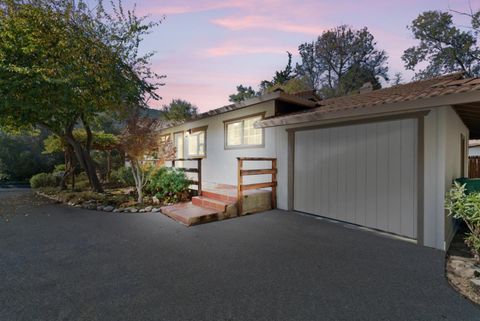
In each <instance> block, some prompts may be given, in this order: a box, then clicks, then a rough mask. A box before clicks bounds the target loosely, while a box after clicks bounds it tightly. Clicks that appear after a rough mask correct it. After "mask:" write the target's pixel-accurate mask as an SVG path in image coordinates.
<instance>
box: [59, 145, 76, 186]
mask: <svg viewBox="0 0 480 321" xmlns="http://www.w3.org/2000/svg"><path fill="white" fill-rule="evenodd" d="M72 154H73V152H72V148H71V147H70V146H67V147H65V172H64V173H63V176H62V179H61V181H60V189H61V190H66V189H67V179H68V177H69V176H70V175H71V174H72V173H73V171H75V165H74V164H73V155H72ZM72 189H73V188H72Z"/></svg>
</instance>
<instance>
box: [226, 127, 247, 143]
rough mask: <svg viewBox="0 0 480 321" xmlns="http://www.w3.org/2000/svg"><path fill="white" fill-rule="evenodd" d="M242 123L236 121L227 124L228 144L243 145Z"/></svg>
mask: <svg viewBox="0 0 480 321" xmlns="http://www.w3.org/2000/svg"><path fill="white" fill-rule="evenodd" d="M242 123H243V122H236V123H231V124H228V125H227V145H228V146H235V145H242Z"/></svg>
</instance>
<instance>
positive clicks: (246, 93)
mask: <svg viewBox="0 0 480 321" xmlns="http://www.w3.org/2000/svg"><path fill="white" fill-rule="evenodd" d="M258 95H259V93H258V92H256V91H255V90H254V89H253V88H252V87H251V86H248V87H247V86H244V85H240V86H237V93H235V94H231V95H230V96H229V98H228V100H229V101H230V102H232V103H239V102H241V101H244V100H247V99H250V98H253V97H256V96H258Z"/></svg>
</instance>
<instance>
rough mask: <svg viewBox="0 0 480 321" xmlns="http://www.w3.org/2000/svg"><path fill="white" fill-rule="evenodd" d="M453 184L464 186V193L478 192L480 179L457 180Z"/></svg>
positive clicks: (479, 190)
mask: <svg viewBox="0 0 480 321" xmlns="http://www.w3.org/2000/svg"><path fill="white" fill-rule="evenodd" d="M455 182H457V183H460V184H461V185H464V184H465V193H467V194H469V193H478V192H480V178H457V179H456V180H455Z"/></svg>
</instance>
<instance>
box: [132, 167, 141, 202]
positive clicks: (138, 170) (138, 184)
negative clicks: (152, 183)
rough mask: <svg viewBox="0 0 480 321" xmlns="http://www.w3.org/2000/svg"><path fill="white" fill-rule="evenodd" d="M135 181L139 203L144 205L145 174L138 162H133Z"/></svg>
mask: <svg viewBox="0 0 480 321" xmlns="http://www.w3.org/2000/svg"><path fill="white" fill-rule="evenodd" d="M130 164H131V166H132V173H133V179H134V180H135V188H136V189H137V196H138V198H137V203H139V204H142V203H143V180H144V177H143V173H142V169H141V168H140V164H139V163H138V161H136V160H131V161H130Z"/></svg>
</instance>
